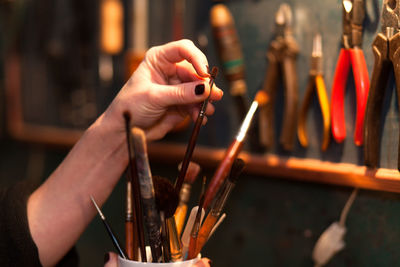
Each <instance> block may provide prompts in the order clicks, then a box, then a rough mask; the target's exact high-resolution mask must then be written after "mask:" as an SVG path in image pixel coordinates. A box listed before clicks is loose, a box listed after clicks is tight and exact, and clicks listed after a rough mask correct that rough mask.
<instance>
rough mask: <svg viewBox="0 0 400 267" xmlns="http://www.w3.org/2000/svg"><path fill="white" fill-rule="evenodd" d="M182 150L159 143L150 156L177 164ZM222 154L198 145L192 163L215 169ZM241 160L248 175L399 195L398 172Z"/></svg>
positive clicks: (261, 157) (323, 163)
mask: <svg viewBox="0 0 400 267" xmlns="http://www.w3.org/2000/svg"><path fill="white" fill-rule="evenodd" d="M185 150H186V145H183V144H176V143H175V144H174V143H163V142H158V143H153V144H150V145H149V156H150V159H151V160H152V161H155V162H160V163H174V164H176V163H177V162H179V161H181V160H182V159H183V155H184V153H185ZM224 154H225V149H215V148H207V147H202V146H198V147H196V149H195V151H194V154H193V160H194V161H196V162H198V163H199V164H200V165H201V166H204V167H207V168H216V167H217V166H218V164H219V162H220V161H221V160H222V158H223V156H224ZM240 157H241V158H242V159H243V160H244V161H245V162H246V169H245V172H247V173H249V174H255V175H260V176H269V177H274V178H285V179H291V180H297V181H306V182H316V183H325V184H333V185H342V186H349V187H359V188H364V189H370V190H379V191H388V192H396V193H400V173H399V172H398V171H397V170H392V169H383V168H380V169H376V170H371V169H368V168H366V167H365V166H358V165H355V164H349V163H332V162H327V161H321V160H316V159H301V158H292V157H289V158H281V157H278V156H276V155H254V154H250V153H247V152H245V151H243V152H242V153H241V154H240Z"/></svg>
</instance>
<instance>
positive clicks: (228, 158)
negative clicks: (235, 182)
mask: <svg viewBox="0 0 400 267" xmlns="http://www.w3.org/2000/svg"><path fill="white" fill-rule="evenodd" d="M268 99H269V97H268V95H267V94H266V93H265V92H264V91H258V92H257V94H256V97H255V98H254V101H253V103H252V104H251V106H250V109H249V111H248V112H247V115H246V117H245V118H244V121H243V122H242V125H241V126H240V129H239V132H238V134H237V135H236V138H235V140H234V141H233V142H232V144H231V145H230V147H229V148H228V149H227V151H226V153H225V156H224V158H223V159H222V161H221V163H220V164H219V166H218V169H217V170H216V171H215V173H214V176H213V178H212V179H211V182H210V184H209V186H208V188H207V191H206V193H205V197H204V203H203V208H204V210H207V208H208V207H209V205H210V204H211V202H212V201H213V199H214V197H215V195H216V193H217V192H218V190H219V189H220V187H221V185H222V184H223V182H224V181H225V179H226V177H227V176H228V174H229V171H230V169H231V167H232V164H233V161H234V160H235V159H236V157H237V156H238V155H239V153H240V151H241V149H242V146H243V143H244V139H245V137H246V134H247V131H248V129H249V127H250V124H251V121H252V119H253V117H254V114H255V112H256V110H257V108H258V107H260V106H263V105H265V104H266V103H267V102H268Z"/></svg>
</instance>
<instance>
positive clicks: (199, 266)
mask: <svg viewBox="0 0 400 267" xmlns="http://www.w3.org/2000/svg"><path fill="white" fill-rule="evenodd" d="M104 261H105V262H104V267H118V255H117V254H115V253H114V252H109V253H108V256H107V254H106V255H105V257H104ZM210 262H211V261H210V260H209V259H207V258H202V259H200V260H199V261H198V262H196V263H195V264H193V265H192V267H210Z"/></svg>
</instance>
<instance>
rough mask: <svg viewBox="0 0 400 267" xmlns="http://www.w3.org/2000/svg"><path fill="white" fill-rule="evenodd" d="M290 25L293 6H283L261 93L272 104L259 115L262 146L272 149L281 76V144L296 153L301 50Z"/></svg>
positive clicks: (266, 106)
mask: <svg viewBox="0 0 400 267" xmlns="http://www.w3.org/2000/svg"><path fill="white" fill-rule="evenodd" d="M291 22H292V11H291V9H290V6H289V5H288V4H281V5H280V7H279V10H278V11H277V13H276V15H275V24H276V37H275V39H274V40H272V42H271V43H270V45H269V48H268V51H267V59H268V61H269V66H268V68H267V71H266V75H265V80H264V85H263V89H262V90H264V91H265V92H266V93H267V94H268V95H269V97H270V99H271V101H269V102H268V103H267V104H266V105H265V106H264V107H262V108H261V109H260V115H259V131H260V143H261V144H262V145H263V146H265V147H266V148H270V147H272V144H273V140H274V127H273V125H274V124H275V123H274V110H275V104H274V102H275V101H274V100H275V98H276V92H277V89H278V87H277V86H278V80H279V78H280V76H282V79H283V84H284V90H285V91H284V96H285V101H284V102H285V103H284V118H283V126H282V131H281V136H280V144H281V145H282V146H283V148H284V149H285V150H292V149H293V145H294V137H295V135H296V118H297V102H298V84H297V72H296V57H297V54H298V51H299V48H298V45H297V43H296V41H295V40H294V38H293V35H292V31H291Z"/></svg>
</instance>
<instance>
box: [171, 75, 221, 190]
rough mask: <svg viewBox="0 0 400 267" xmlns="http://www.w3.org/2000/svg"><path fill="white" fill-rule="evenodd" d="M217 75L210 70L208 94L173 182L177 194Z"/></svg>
mask: <svg viewBox="0 0 400 267" xmlns="http://www.w3.org/2000/svg"><path fill="white" fill-rule="evenodd" d="M217 74H218V68H217V67H213V68H212V70H211V73H210V94H209V95H208V97H207V98H206V100H204V101H203V104H202V106H201V109H200V112H199V115H198V116H197V119H196V123H195V124H194V127H193V130H192V134H191V135H190V139H189V143H188V146H187V148H186V152H185V156H184V157H183V161H182V167H181V170H180V172H179V175H178V178H177V180H176V182H175V190H176V192H178V193H179V192H180V191H181V188H182V184H183V181H184V179H185V175H186V171H187V168H188V166H189V162H190V159H191V158H192V155H193V151H194V147H195V146H196V141H197V136H198V135H199V132H200V127H201V125H202V124H203V119H204V116H205V114H206V108H207V104H208V101H209V99H210V96H211V92H212V87H213V85H214V80H215V78H216V77H217Z"/></svg>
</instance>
